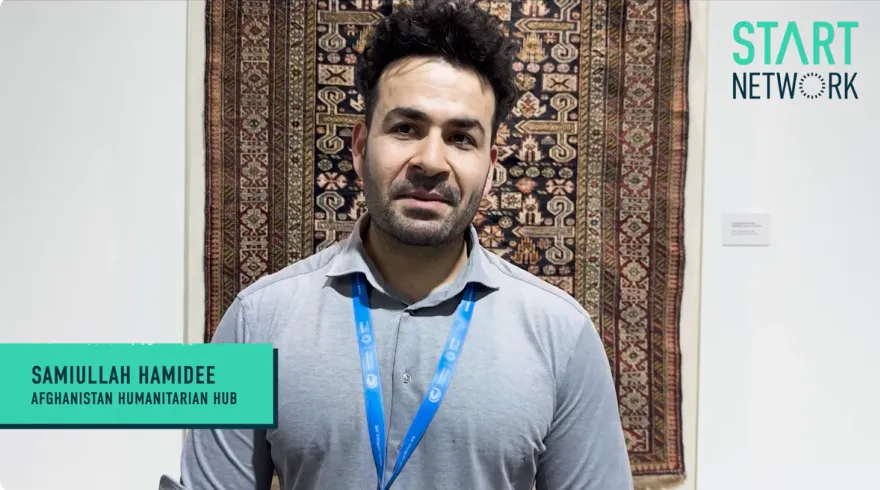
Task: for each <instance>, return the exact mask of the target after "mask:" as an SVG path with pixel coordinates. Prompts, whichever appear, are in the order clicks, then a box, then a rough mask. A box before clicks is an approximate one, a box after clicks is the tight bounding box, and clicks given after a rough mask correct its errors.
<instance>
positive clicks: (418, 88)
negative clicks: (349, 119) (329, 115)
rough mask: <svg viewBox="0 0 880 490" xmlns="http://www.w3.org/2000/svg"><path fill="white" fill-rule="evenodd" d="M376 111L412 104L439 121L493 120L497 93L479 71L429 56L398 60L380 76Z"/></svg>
mask: <svg viewBox="0 0 880 490" xmlns="http://www.w3.org/2000/svg"><path fill="white" fill-rule="evenodd" d="M377 88H378V90H377V95H378V98H377V103H376V110H375V114H376V115H377V116H380V117H381V115H383V114H384V113H386V112H388V111H389V110H391V109H394V108H395V107H411V108H414V109H419V110H421V111H423V112H425V113H427V114H428V115H429V116H430V117H431V118H432V119H434V120H435V121H441V122H442V120H445V119H450V118H457V117H462V116H467V117H470V118H474V119H477V120H480V121H482V122H483V124H485V125H486V127H489V125H490V124H491V122H492V115H493V112H494V110H495V94H494V92H493V90H492V86H491V85H490V84H489V83H488V82H487V81H486V80H485V79H484V78H482V77H480V76H479V75H478V74H477V73H476V72H474V71H472V70H468V69H466V68H462V67H457V66H455V65H452V64H451V63H449V62H447V61H445V60H442V59H439V58H429V57H411V58H404V59H402V60H398V61H396V62H395V63H392V64H390V65H389V66H388V68H386V69H385V71H384V72H383V74H382V77H381V78H380V79H379V84H378V87H377Z"/></svg>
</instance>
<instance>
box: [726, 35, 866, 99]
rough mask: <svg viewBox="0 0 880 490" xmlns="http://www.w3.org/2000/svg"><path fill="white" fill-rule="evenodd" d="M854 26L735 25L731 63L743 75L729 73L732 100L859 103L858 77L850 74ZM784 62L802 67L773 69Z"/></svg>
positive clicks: (854, 73) (853, 72)
mask: <svg viewBox="0 0 880 490" xmlns="http://www.w3.org/2000/svg"><path fill="white" fill-rule="evenodd" d="M858 27H859V23H858V22H853V21H846V22H837V23H831V22H811V23H800V24H798V23H797V22H793V21H792V22H788V23H787V24H780V23H779V22H776V21H760V22H750V21H745V20H744V21H741V22H737V23H736V25H735V26H734V27H733V41H734V42H735V43H736V44H737V45H738V46H737V49H736V50H735V51H734V52H733V60H734V61H735V62H736V64H738V65H740V66H741V67H743V71H737V72H734V73H733V80H732V85H733V98H734V99H745V100H749V99H751V100H756V99H757V100H773V99H795V98H804V99H858V98H859V94H858V92H857V91H856V76H857V75H858V73H857V72H855V71H851V70H849V66H850V65H851V64H852V35H853V30H854V29H856V28H858ZM805 39H806V41H807V42H805ZM786 61H788V62H792V61H795V62H798V63H799V65H800V66H801V67H802V68H801V69H800V70H786V71H780V70H778V69H774V68H778V67H779V65H782V64H784V63H785V62H786ZM841 66H842V67H844V68H842V69H841Z"/></svg>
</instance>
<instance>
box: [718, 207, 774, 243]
mask: <svg viewBox="0 0 880 490" xmlns="http://www.w3.org/2000/svg"><path fill="white" fill-rule="evenodd" d="M722 229H723V232H722V233H723V235H722V237H721V243H722V245H724V246H725V247H737V246H739V247H749V246H751V247H767V246H769V245H770V215H769V214H766V213H753V214H725V215H724V223H723V227H722Z"/></svg>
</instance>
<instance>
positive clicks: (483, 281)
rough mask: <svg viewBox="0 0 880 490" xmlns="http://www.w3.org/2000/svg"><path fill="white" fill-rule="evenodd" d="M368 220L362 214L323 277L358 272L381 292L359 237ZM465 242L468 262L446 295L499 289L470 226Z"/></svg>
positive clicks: (378, 278) (382, 288)
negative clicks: (472, 285)
mask: <svg viewBox="0 0 880 490" xmlns="http://www.w3.org/2000/svg"><path fill="white" fill-rule="evenodd" d="M369 220H370V215H369V213H364V214H363V215H362V216H361V217H360V218H359V219H358V220H357V223H356V224H355V226H354V230H353V231H352V233H351V234H350V235H349V236H348V238H346V239H345V240H344V241H343V242H342V244H341V246H342V250H340V251H339V253H338V254H337V256H336V257H335V258H334V259H333V261H332V263H331V264H330V268H329V269H328V271H327V273H326V275H327V277H331V278H336V277H343V276H348V275H351V274H354V273H358V272H359V273H363V274H364V275H366V277H367V280H369V282H370V283H371V285H372V286H373V287H374V288H378V289H380V290H383V291H384V290H385V285H384V284H383V283H384V281H382V280H381V279H380V277H381V274H380V273H379V270H378V268H376V266H375V264H374V263H373V261H372V259H370V257H369V255H368V254H367V250H366V247H365V246H364V242H363V237H362V234H363V232H364V231H366V229H367V226H368V225H369ZM465 239H466V242H467V246H468V250H469V253H468V260H467V262H466V263H465V266H464V267H463V268H462V270H461V272H459V274H458V276H457V277H456V278H455V280H454V281H453V282H452V283H451V284H450V286H449V288H448V291H449V293H451V295H455V294H458V292H460V291H461V290H462V289H464V287H465V286H467V285H468V284H470V283H476V284H479V285H482V286H485V287H487V288H489V289H498V288H499V283H498V279H497V278H496V277H495V276H494V275H493V274H492V267H493V266H492V264H491V263H489V258H488V257H487V256H486V254H487V253H490V252H488V251H487V250H486V249H484V248H483V247H482V245H480V240H479V236H478V235H477V230H476V228H475V227H474V226H473V225H471V226H469V227H468V230H467V234H466V236H465Z"/></svg>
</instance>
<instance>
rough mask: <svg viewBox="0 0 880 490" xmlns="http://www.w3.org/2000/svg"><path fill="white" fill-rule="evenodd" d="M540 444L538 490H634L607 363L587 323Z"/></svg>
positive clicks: (560, 380) (560, 382)
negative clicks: (549, 425)
mask: <svg viewBox="0 0 880 490" xmlns="http://www.w3.org/2000/svg"><path fill="white" fill-rule="evenodd" d="M544 443H545V450H544V452H543V453H542V454H541V455H540V457H539V459H538V472H537V478H536V482H535V486H536V488H537V490H632V489H633V480H632V473H631V470H630V463H629V455H628V453H627V448H626V443H625V441H624V437H623V428H622V426H621V421H620V412H619V410H618V401H617V393H616V391H615V387H614V381H613V379H612V376H611V369H610V366H609V363H608V357H607V355H606V353H605V349H604V347H603V345H602V341H601V339H600V338H599V335H598V333H597V332H596V330H595V328H594V327H593V323H592V322H591V321H590V320H589V319H588V320H587V325H586V326H585V328H584V329H583V331H582V332H581V334H580V338H579V339H578V341H577V344H576V346H575V348H574V351H573V352H572V354H571V358H570V359H569V360H568V363H567V366H566V367H565V368H564V369H563V371H562V372H561V374H560V376H559V378H558V381H557V394H556V412H555V414H554V417H553V423H552V424H551V427H550V431H549V434H548V435H547V437H546V439H545V441H544Z"/></svg>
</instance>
